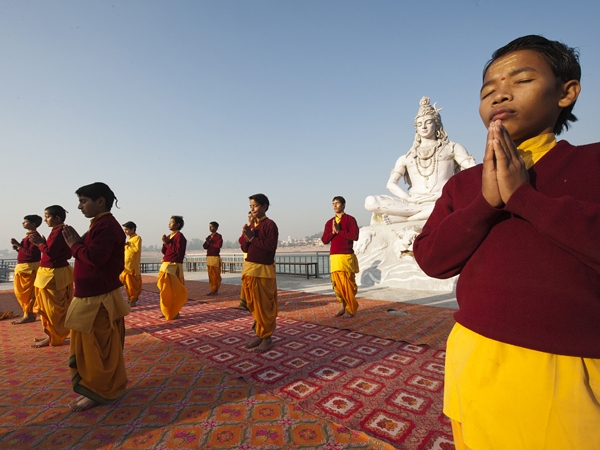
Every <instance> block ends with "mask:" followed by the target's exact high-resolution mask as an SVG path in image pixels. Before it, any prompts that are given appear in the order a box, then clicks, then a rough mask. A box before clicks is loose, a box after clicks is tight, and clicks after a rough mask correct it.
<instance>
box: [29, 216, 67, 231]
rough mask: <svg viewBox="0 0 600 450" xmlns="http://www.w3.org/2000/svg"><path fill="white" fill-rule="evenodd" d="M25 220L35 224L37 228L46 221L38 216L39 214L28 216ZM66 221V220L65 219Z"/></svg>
mask: <svg viewBox="0 0 600 450" xmlns="http://www.w3.org/2000/svg"><path fill="white" fill-rule="evenodd" d="M23 220H28V221H29V222H31V223H33V224H34V225H35V226H36V228H37V227H39V226H40V225H41V224H42V222H43V221H44V220H43V219H42V218H41V217H40V216H38V215H37V214H30V215H28V216H25V217H23ZM63 220H65V219H63Z"/></svg>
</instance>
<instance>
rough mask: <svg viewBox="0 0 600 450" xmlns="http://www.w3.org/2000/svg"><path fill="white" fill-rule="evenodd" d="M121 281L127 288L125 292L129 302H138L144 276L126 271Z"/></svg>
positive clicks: (122, 274)
mask: <svg viewBox="0 0 600 450" xmlns="http://www.w3.org/2000/svg"><path fill="white" fill-rule="evenodd" d="M119 279H120V280H121V283H123V286H124V287H125V292H126V293H127V299H128V300H129V302H130V303H131V302H134V301H136V300H137V299H138V297H139V296H140V294H141V293H142V275H140V274H139V273H138V274H135V273H132V272H128V271H126V270H124V271H123V272H122V273H121V276H120V277H119Z"/></svg>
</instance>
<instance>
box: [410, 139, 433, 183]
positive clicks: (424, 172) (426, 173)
mask: <svg viewBox="0 0 600 450" xmlns="http://www.w3.org/2000/svg"><path fill="white" fill-rule="evenodd" d="M437 150H438V145H434V146H431V147H427V148H426V149H425V150H422V149H421V148H420V147H419V148H417V157H416V158H415V160H416V161H415V162H416V166H417V172H419V175H421V176H422V177H423V178H425V179H426V180H428V179H429V177H430V176H431V175H433V173H434V172H435V169H436V168H437V162H438V151H437Z"/></svg>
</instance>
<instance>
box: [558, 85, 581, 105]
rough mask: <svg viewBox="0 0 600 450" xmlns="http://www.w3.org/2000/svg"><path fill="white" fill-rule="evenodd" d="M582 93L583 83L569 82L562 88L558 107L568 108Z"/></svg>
mask: <svg viewBox="0 0 600 450" xmlns="http://www.w3.org/2000/svg"><path fill="white" fill-rule="evenodd" d="M580 92H581V83H579V81H577V80H571V81H567V82H566V83H565V84H564V85H563V87H562V95H561V96H560V99H559V100H558V106H560V107H561V108H568V107H569V106H571V105H572V104H573V103H575V101H576V100H577V97H579V93H580Z"/></svg>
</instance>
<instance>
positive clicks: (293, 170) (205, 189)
mask: <svg viewBox="0 0 600 450" xmlns="http://www.w3.org/2000/svg"><path fill="white" fill-rule="evenodd" d="M598 17H600V3H599V2H589V1H577V0H576V1H572V2H563V1H527V0H520V1H512V0H509V1H504V2H492V1H464V2H448V1H445V2H441V1H440V2H437V1H430V2H405V1H400V0H398V1H352V0H343V1H342V0H338V1H310V0H304V1H227V0H218V1H152V0H144V1H127V2H100V1H94V2H93V1H54V2H44V1H0V55H1V58H2V59H1V61H2V63H1V64H2V70H0V102H1V103H0V104H1V107H0V154H1V158H2V164H1V169H0V170H1V177H0V192H1V197H0V198H1V200H0V201H1V202H2V208H1V210H2V214H1V216H0V249H2V248H9V247H10V245H9V240H10V238H11V237H15V238H18V239H20V238H21V237H22V235H23V229H22V228H21V225H20V224H21V221H22V217H23V216H24V215H26V214H32V213H37V214H40V215H42V212H43V209H44V208H45V207H46V206H49V205H51V204H55V203H58V204H61V205H63V206H64V207H65V208H66V209H67V210H68V211H69V213H70V214H69V215H68V216H67V222H68V223H69V224H71V225H73V226H75V227H76V229H78V230H79V231H80V232H83V231H85V229H86V228H87V224H88V221H87V219H85V218H84V217H83V216H82V215H81V214H80V213H79V211H78V210H77V197H76V196H75V194H74V191H75V190H76V189H77V188H78V187H80V186H82V185H84V184H88V183H91V182H94V181H104V182H106V183H107V184H109V185H110V186H111V187H112V188H113V190H114V191H115V193H116V194H117V197H118V198H119V206H120V209H113V213H114V214H115V216H116V217H117V219H118V220H119V221H120V222H121V223H123V222H125V221H128V220H133V221H134V222H136V223H137V224H138V231H139V234H140V235H141V236H142V238H143V240H144V243H145V244H158V243H159V242H160V236H161V235H162V234H163V233H166V232H168V229H167V223H168V219H169V217H170V216H171V215H173V214H179V215H183V216H184V218H185V220H186V225H185V227H184V229H183V232H184V234H186V236H187V237H188V239H190V238H194V237H200V238H204V237H205V236H206V235H207V234H208V222H210V221H212V220H216V221H218V222H219V223H220V224H221V229H220V231H221V233H222V234H223V236H224V238H225V239H226V240H237V238H238V237H239V234H240V230H241V227H242V224H243V223H244V221H245V219H246V213H247V211H248V196H249V195H251V194H254V193H257V192H263V193H265V194H266V195H267V196H268V197H269V198H270V200H271V204H272V206H271V209H270V210H269V212H268V215H269V216H270V217H271V218H273V219H274V220H275V221H276V222H277V223H278V225H279V231H280V237H281V238H282V239H285V238H287V237H288V236H291V237H292V238H299V237H302V236H305V235H309V234H313V233H315V232H317V231H320V230H322V227H323V225H324V223H325V221H326V220H327V219H328V218H330V217H331V215H332V210H331V199H332V197H333V196H335V195H343V196H344V197H345V198H346V200H347V212H348V213H350V214H352V215H354V216H355V217H356V218H357V220H358V222H359V224H360V225H361V226H363V225H368V224H369V217H370V214H369V213H368V212H367V211H366V210H365V209H364V206H363V204H364V199H365V197H366V196H368V195H372V194H384V193H386V189H385V184H386V181H387V179H388V176H389V172H390V170H391V168H392V167H393V165H394V162H395V161H396V159H397V158H398V157H399V156H400V155H402V154H404V153H406V152H407V150H408V149H409V148H410V146H411V144H412V141H413V137H414V128H413V119H414V116H415V115H416V112H417V110H418V104H419V100H420V99H421V97H422V96H428V97H430V98H431V100H432V102H437V105H438V107H442V108H443V111H442V113H441V114H442V119H443V122H444V126H445V129H446V131H447V132H448V134H449V137H450V139H451V140H453V141H455V142H459V143H461V144H462V145H463V146H465V147H466V148H467V150H468V151H469V152H470V153H471V154H472V155H473V156H474V157H475V159H476V160H477V162H481V159H482V156H483V148H484V142H485V136H486V133H485V131H486V130H485V128H484V126H483V125H482V123H481V120H480V118H479V115H478V104H479V95H478V94H479V89H480V86H481V71H482V67H483V65H484V63H485V62H486V61H487V60H488V59H489V58H490V56H491V53H492V52H493V51H494V50H495V49H496V48H498V47H500V46H502V45H504V44H506V43H508V42H509V41H510V40H512V39H514V38H516V37H518V36H522V35H525V34H542V35H544V36H546V37H548V38H550V39H555V40H560V41H563V42H565V43H567V44H568V45H570V46H573V47H578V48H579V49H580V52H581V64H582V67H583V76H582V86H583V89H582V94H581V96H580V99H579V101H578V103H577V105H576V107H575V111H574V112H575V114H576V115H577V116H578V117H579V119H580V120H579V122H577V123H576V124H575V125H574V126H573V128H572V130H571V131H569V132H567V133H566V134H565V135H563V136H561V137H564V138H565V139H568V140H569V141H570V142H571V143H574V144H583V143H588V142H596V141H598V140H600V132H599V131H598V124H597V117H598V113H597V110H598V105H600V27H599V26H598V23H597V19H598ZM40 230H41V231H42V233H44V234H46V235H47V234H48V228H47V227H46V225H45V224H44V225H42V227H41V229H40Z"/></svg>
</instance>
